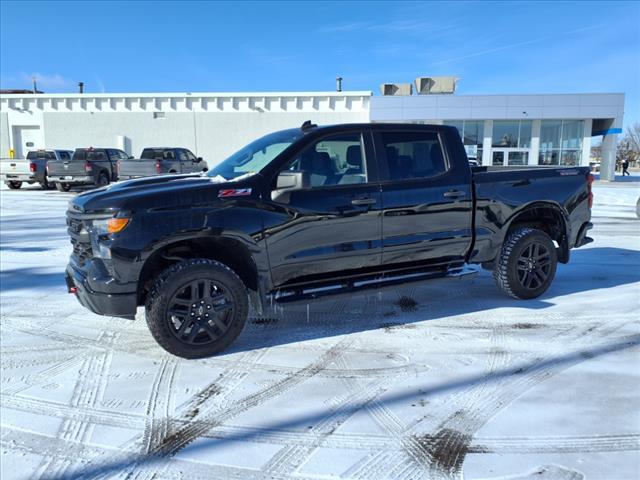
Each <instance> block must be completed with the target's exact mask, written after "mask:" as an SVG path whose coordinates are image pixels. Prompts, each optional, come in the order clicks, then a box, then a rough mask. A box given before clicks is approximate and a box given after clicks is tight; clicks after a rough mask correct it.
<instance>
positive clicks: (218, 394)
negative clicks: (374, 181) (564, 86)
mask: <svg viewBox="0 0 640 480" xmlns="http://www.w3.org/2000/svg"><path fill="white" fill-rule="evenodd" d="M637 180H639V181H640V177H639V178H637ZM72 195H73V194H72V193H69V194H65V193H60V192H57V191H48V192H44V191H41V190H40V189H39V188H38V187H27V188H23V189H22V190H20V191H9V190H7V189H6V187H5V186H4V185H3V186H2V190H1V191H0V197H1V198H0V200H1V204H2V205H1V223H0V228H1V230H2V233H1V282H2V299H1V304H0V307H1V313H2V318H1V331H0V333H1V352H0V353H1V397H0V398H1V411H0V413H1V425H2V430H1V453H2V457H1V466H2V469H1V472H0V474H1V477H2V479H3V480H9V479H14V478H21V479H24V478H77V477H79V476H81V475H82V476H83V478H99V477H105V478H112V477H113V478H136V479H151V478H155V479H165V478H166V479H181V478H184V479H198V478H220V479H230V478H242V479H244V478H251V479H254V478H261V479H262V478H269V479H271V478H275V479H282V478H296V479H318V478H337V477H340V478H358V479H365V480H368V479H379V478H393V479H395V478H398V479H407V480H408V479H417V478H439V479H441V478H462V477H463V475H464V478H466V479H497V478H504V479H534V478H535V479H543V480H546V479H563V480H568V479H573V480H577V479H581V478H588V479H607V480H619V479H637V478H639V477H640V388H639V385H640V352H639V348H638V345H639V343H640V331H639V330H640V329H639V319H640V318H639V317H640V221H639V220H638V219H637V218H636V216H635V202H636V199H637V197H638V195H640V182H629V183H621V184H617V183H616V184H600V183H596V185H595V198H596V205H595V208H594V210H593V213H594V219H593V221H594V223H595V225H596V227H595V229H594V230H592V233H591V236H592V237H593V238H595V242H594V243H592V244H590V245H588V246H587V247H584V248H581V249H578V250H574V251H572V260H571V263H570V264H569V265H561V266H560V267H559V269H558V273H557V277H556V280H555V282H554V284H553V286H552V287H551V289H550V290H549V291H548V292H547V293H546V294H545V295H544V296H542V297H541V298H539V299H536V300H532V301H515V300H511V299H508V298H506V297H504V296H503V295H502V294H501V293H500V292H499V291H498V290H497V289H496V288H495V287H494V284H493V281H492V279H491V277H490V275H489V274H488V273H486V272H482V273H481V274H480V275H478V276H476V277H474V278H472V279H460V280H447V281H443V282H436V283H433V282H432V283H424V284H414V285H408V286H404V287H397V288H395V289H391V290H387V291H384V292H376V291H372V292H370V293H366V294H360V295H353V296H351V297H348V298H334V299H330V300H323V301H316V302H314V303H311V304H309V306H308V309H307V306H306V305H301V306H290V307H286V308H285V309H284V310H282V311H278V312H272V313H269V314H268V315H266V316H264V317H262V318H255V317H253V318H251V319H250V321H249V323H248V326H247V328H246V329H245V331H244V332H243V333H242V335H241V336H240V337H239V339H238V340H237V341H236V343H235V344H234V345H233V346H232V348H231V349H230V350H229V351H227V352H225V353H224V354H221V355H219V356H217V357H215V358H210V359H206V360H198V361H186V360H181V359H178V358H175V357H172V356H170V355H168V354H166V353H165V352H164V351H163V350H161V349H160V348H159V347H158V346H157V345H156V344H155V342H154V341H153V339H152V338H151V335H150V334H149V332H148V331H147V328H146V325H145V322H144V319H143V318H142V316H141V315H139V318H138V319H137V320H136V321H135V322H130V321H126V320H121V319H115V318H105V317H100V316H97V315H94V314H92V313H90V312H88V311H87V310H85V309H84V308H82V307H81V306H80V305H79V304H78V303H77V301H76V300H75V299H74V298H73V296H71V295H68V294H67V293H66V288H65V285H64V279H63V276H62V273H63V271H64V267H65V264H66V261H67V257H68V255H69V251H70V247H69V243H68V239H67V236H66V232H65V222H64V212H65V209H66V206H67V201H68V200H69V199H70V198H71V197H72Z"/></svg>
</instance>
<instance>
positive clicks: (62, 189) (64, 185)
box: [56, 183, 71, 192]
mask: <svg viewBox="0 0 640 480" xmlns="http://www.w3.org/2000/svg"><path fill="white" fill-rule="evenodd" d="M56 188H57V189H58V191H59V192H68V191H69V190H71V185H69V184H68V183H56Z"/></svg>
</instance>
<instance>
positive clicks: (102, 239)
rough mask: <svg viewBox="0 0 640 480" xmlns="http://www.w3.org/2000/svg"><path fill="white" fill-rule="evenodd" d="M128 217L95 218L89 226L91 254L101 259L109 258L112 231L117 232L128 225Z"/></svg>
mask: <svg viewBox="0 0 640 480" xmlns="http://www.w3.org/2000/svg"><path fill="white" fill-rule="evenodd" d="M129 220H130V218H129V217H110V218H95V219H93V221H92V222H91V227H90V228H89V236H90V238H91V247H92V249H93V256H94V257H98V258H103V259H110V258H111V238H109V235H110V234H112V233H119V232H121V231H122V230H124V229H125V228H126V226H127V225H129Z"/></svg>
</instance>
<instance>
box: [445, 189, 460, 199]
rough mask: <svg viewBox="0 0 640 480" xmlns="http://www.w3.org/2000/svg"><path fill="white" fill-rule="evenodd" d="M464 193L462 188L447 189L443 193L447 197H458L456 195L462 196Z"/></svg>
mask: <svg viewBox="0 0 640 480" xmlns="http://www.w3.org/2000/svg"><path fill="white" fill-rule="evenodd" d="M463 195H464V192H463V191H462V190H449V191H448V192H445V193H444V196H445V197H447V198H458V197H462V196H463Z"/></svg>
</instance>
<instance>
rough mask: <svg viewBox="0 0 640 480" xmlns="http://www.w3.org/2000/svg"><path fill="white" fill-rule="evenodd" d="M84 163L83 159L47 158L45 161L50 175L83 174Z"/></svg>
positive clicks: (75, 175)
mask: <svg viewBox="0 0 640 480" xmlns="http://www.w3.org/2000/svg"><path fill="white" fill-rule="evenodd" d="M84 165H85V162H84V160H55V161H52V160H49V162H48V163H47V166H48V169H49V176H50V177H62V176H65V177H66V176H70V177H77V176H84V175H86V174H87V173H86V172H85V170H84Z"/></svg>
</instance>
